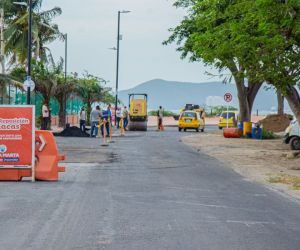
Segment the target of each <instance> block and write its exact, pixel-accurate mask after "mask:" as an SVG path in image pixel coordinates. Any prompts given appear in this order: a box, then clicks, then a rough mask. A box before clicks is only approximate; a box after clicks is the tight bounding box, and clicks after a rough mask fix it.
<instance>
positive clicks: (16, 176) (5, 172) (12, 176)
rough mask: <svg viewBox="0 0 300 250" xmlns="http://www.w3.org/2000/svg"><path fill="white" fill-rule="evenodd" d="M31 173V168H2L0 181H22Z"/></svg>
mask: <svg viewBox="0 0 300 250" xmlns="http://www.w3.org/2000/svg"><path fill="white" fill-rule="evenodd" d="M31 175H32V171H31V169H0V181H21V180H22V178H23V177H31Z"/></svg>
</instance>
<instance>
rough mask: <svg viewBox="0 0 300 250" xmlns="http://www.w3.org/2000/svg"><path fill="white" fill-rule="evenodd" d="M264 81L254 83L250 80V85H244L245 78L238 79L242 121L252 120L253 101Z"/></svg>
mask: <svg viewBox="0 0 300 250" xmlns="http://www.w3.org/2000/svg"><path fill="white" fill-rule="evenodd" d="M261 86H262V83H252V82H250V81H249V84H248V87H246V86H245V85H244V79H237V80H236V87H237V93H238V100H239V109H240V117H239V118H240V121H241V122H250V121H251V113H252V108H253V103H254V100H255V97H256V95H257V93H258V91H259V89H260V88H261Z"/></svg>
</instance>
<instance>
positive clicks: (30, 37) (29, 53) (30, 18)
mask: <svg viewBox="0 0 300 250" xmlns="http://www.w3.org/2000/svg"><path fill="white" fill-rule="evenodd" d="M28 12H29V15H28V54H27V79H31V56H32V54H31V51H32V50H31V49H32V0H28ZM27 104H30V87H27Z"/></svg>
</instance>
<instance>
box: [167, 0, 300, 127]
mask: <svg viewBox="0 0 300 250" xmlns="http://www.w3.org/2000/svg"><path fill="white" fill-rule="evenodd" d="M174 6H175V7H176V8H183V9H185V10H186V13H187V15H186V16H185V17H184V18H183V20H182V21H181V23H180V24H179V25H178V26H176V27H175V28H172V29H170V32H171V35H170V37H169V38H168V39H167V40H166V41H165V42H164V44H165V45H168V44H172V43H175V44H177V50H178V51H179V52H180V53H181V57H182V58H189V60H190V61H192V62H198V61H202V62H204V63H205V64H207V65H211V66H214V67H216V68H217V69H219V71H220V77H223V79H224V82H230V81H233V82H235V85H236V89H237V93H238V101H239V111H240V119H241V121H243V122H244V121H250V120H251V113H252V107H253V103H254V101H255V97H256V95H257V93H258V91H259V90H260V88H261V86H262V84H263V83H267V84H269V85H270V86H271V87H274V88H276V90H277V93H278V97H279V102H280V103H281V104H282V95H283V96H284V97H285V98H286V100H287V101H288V103H289V105H290V107H291V110H292V111H293V113H294V115H295V116H296V117H297V119H298V121H299V122H300V96H299V92H298V91H297V87H296V86H297V85H298V86H299V77H300V74H299V73H300V42H299V41H300V39H299V38H300V35H299V34H300V22H299V20H300V2H299V1H270V0H238V1H237V0H234V1H227V0H211V1H203V0H196V1H190V0H177V1H175V3H174ZM224 71H229V72H230V75H224V74H223V72H224Z"/></svg>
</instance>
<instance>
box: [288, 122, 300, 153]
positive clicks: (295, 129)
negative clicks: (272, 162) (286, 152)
mask: <svg viewBox="0 0 300 250" xmlns="http://www.w3.org/2000/svg"><path fill="white" fill-rule="evenodd" d="M284 142H285V143H286V144H290V147H291V149H292V150H300V126H299V123H298V121H297V119H294V120H293V121H291V123H290V125H289V126H288V127H287V129H286V130H285V135H284Z"/></svg>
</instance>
